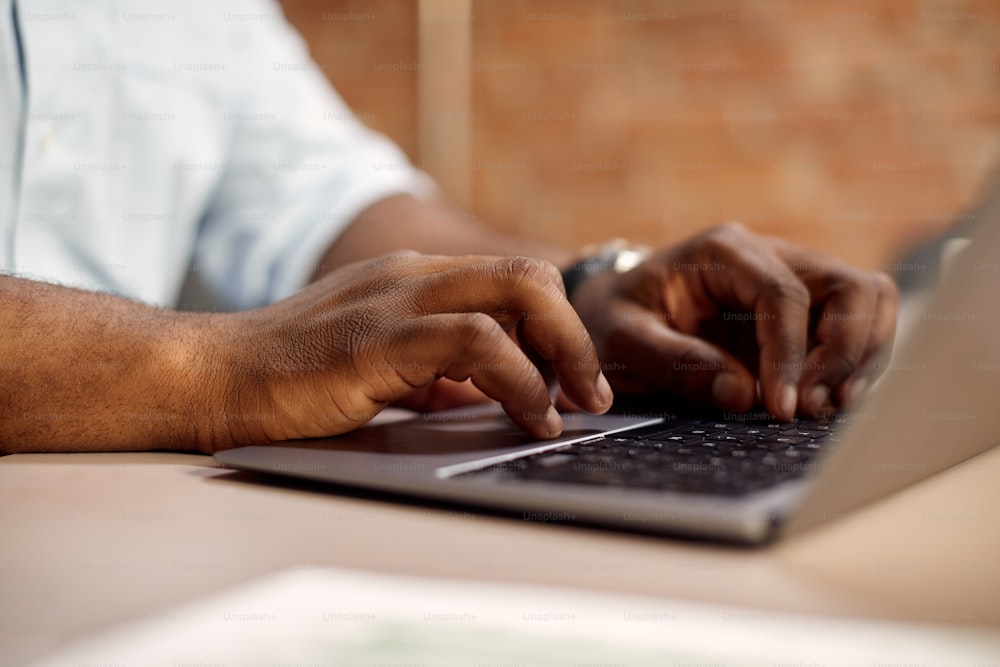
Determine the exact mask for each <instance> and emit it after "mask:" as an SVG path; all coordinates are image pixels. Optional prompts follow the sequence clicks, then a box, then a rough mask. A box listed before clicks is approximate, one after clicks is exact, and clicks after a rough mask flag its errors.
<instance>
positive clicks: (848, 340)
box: [799, 280, 877, 415]
mask: <svg viewBox="0 0 1000 667" xmlns="http://www.w3.org/2000/svg"><path fill="white" fill-rule="evenodd" d="M816 300H817V301H819V302H820V303H821V304H822V305H821V314H820V316H819V320H818V322H817V324H816V330H815V334H814V336H815V347H814V348H813V349H812V351H810V353H809V356H807V357H806V362H805V364H804V368H805V370H804V372H803V376H802V381H801V383H800V389H799V391H800V397H801V401H802V406H803V411H804V412H807V413H810V414H814V415H818V414H820V413H821V411H823V410H824V409H825V406H826V405H827V403H828V402H829V400H830V399H831V398H832V397H833V396H834V395H836V394H837V393H838V392H840V391H841V389H842V387H843V384H844V382H845V381H846V380H847V379H848V378H850V377H851V376H852V375H853V374H854V373H855V372H856V371H857V370H858V369H859V368H860V367H861V363H862V360H863V358H864V354H865V350H866V349H867V346H868V341H869V338H870V336H871V330H872V322H873V320H874V319H875V304H876V301H877V295H876V293H875V289H874V287H873V286H872V285H871V284H870V283H867V282H866V281H863V280H862V281H854V282H848V281H843V282H838V283H836V284H834V285H829V286H828V287H827V290H826V293H825V294H824V293H823V292H822V291H819V290H817V294H816Z"/></svg>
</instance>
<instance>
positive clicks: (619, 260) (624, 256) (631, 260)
mask: <svg viewBox="0 0 1000 667" xmlns="http://www.w3.org/2000/svg"><path fill="white" fill-rule="evenodd" d="M650 250H651V248H650V247H649V246H645V245H637V244H635V243H630V242H629V241H627V240H626V239H621V238H618V239H612V240H610V241H608V242H607V243H604V244H601V245H596V244H595V245H589V246H584V247H583V249H582V250H581V251H580V254H579V259H577V261H575V262H574V263H573V264H571V265H570V266H569V267H567V268H566V269H564V270H563V272H562V279H563V285H564V286H565V287H566V296H567V298H568V297H571V296H572V295H573V291H574V290H575V289H576V288H577V287H579V286H580V285H581V284H582V283H583V282H584V281H586V280H587V279H588V278H593V277H594V276H596V275H599V274H601V273H606V272H608V271H610V272H613V273H625V272H626V271H631V270H632V269H634V268H635V267H636V266H638V265H639V264H640V263H641V262H642V260H644V259H646V256H647V255H648V254H649V251H650Z"/></svg>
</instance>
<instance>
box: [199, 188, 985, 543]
mask: <svg viewBox="0 0 1000 667" xmlns="http://www.w3.org/2000/svg"><path fill="white" fill-rule="evenodd" d="M997 192H998V195H1000V191H997ZM998 195H994V196H992V197H991V199H990V200H988V201H987V204H986V205H985V206H984V207H983V208H982V209H980V212H981V220H980V222H981V224H980V225H979V229H978V230H977V231H976V233H975V234H974V235H973V239H972V242H971V243H970V244H969V246H968V247H967V248H966V249H965V250H964V251H962V253H961V254H959V255H958V256H956V257H954V258H952V260H951V262H950V263H949V268H948V271H947V272H946V275H945V276H944V277H943V280H942V282H941V285H940V286H939V287H938V288H937V289H936V290H935V292H934V294H933V295H931V296H930V297H929V298H927V299H925V300H923V301H922V302H920V303H919V304H918V305H916V306H914V311H913V316H912V317H911V319H912V320H913V322H912V326H910V327H908V328H909V329H910V331H909V332H908V334H907V335H906V336H905V337H903V340H902V341H900V342H899V343H898V344H897V346H896V351H895V352H894V354H893V357H892V359H891V361H889V362H887V363H886V364H885V366H886V368H885V373H884V375H883V376H882V378H881V379H880V380H879V382H877V383H876V385H875V387H874V388H873V389H872V391H871V392H870V393H869V395H868V396H867V397H866V398H865V399H864V400H863V401H862V405H860V406H859V407H858V408H857V409H856V410H854V411H852V412H849V413H845V414H841V415H838V416H836V417H834V418H832V419H829V420H796V421H795V422H792V423H781V422H777V421H775V420H773V419H772V418H771V416H770V415H768V414H766V413H765V412H761V411H751V412H749V413H735V414H734V413H705V412H698V411H692V410H691V409H690V406H686V405H685V406H681V405H680V404H678V403H676V402H672V401H666V400H665V401H664V402H661V403H659V404H656V405H654V406H653V407H650V405H649V403H648V402H647V403H646V404H645V405H644V406H643V407H642V408H641V409H636V408H635V407H631V408H625V409H624V410H616V411H615V414H607V415H600V416H594V415H587V414H566V415H564V419H565V430H564V432H563V435H562V436H561V437H560V438H558V439H556V440H551V441H533V440H531V439H530V437H529V436H527V435H525V434H524V433H523V432H521V431H520V430H519V429H517V428H516V427H515V426H514V425H513V424H512V423H511V422H510V421H509V420H508V419H507V418H506V416H505V415H503V413H502V411H501V410H500V409H499V407H498V406H496V405H492V404H490V405H479V406H473V407H469V408H461V409H457V410H452V411H447V412H440V413H428V414H412V413H402V412H395V413H394V414H391V415H390V416H387V418H384V419H383V420H382V423H376V424H373V425H369V426H366V427H362V428H360V429H358V430H356V431H353V432H351V433H348V434H344V435H341V436H337V437H332V438H324V439H317V440H307V441H292V442H282V443H274V444H273V445H271V446H260V447H247V448H242V449H232V450H228V451H224V452H220V453H218V454H216V455H215V459H216V460H217V461H218V462H219V463H221V464H223V465H225V466H227V467H230V468H236V469H239V470H247V471H255V472H262V473H269V474H271V475H281V476H284V477H293V478H299V479H304V480H313V481H319V482H328V483H331V484H332V485H335V486H331V487H330V488H331V490H335V489H336V488H337V487H341V488H342V487H344V486H347V487H360V488H363V489H367V490H374V491H376V492H385V493H386V494H391V497H394V498H398V497H400V496H408V497H413V498H424V499H429V500H433V501H444V502H446V503H449V504H452V503H458V504H460V505H462V506H467V507H470V508H472V507H480V508H484V509H489V510H491V511H499V512H501V513H508V514H511V515H513V516H514V517H516V518H518V519H522V520H531V521H539V522H558V523H580V524H586V525H599V526H604V527H610V528H616V529H624V530H628V531H640V532H645V533H656V534H661V535H669V536H682V537H690V538H697V539H708V540H713V541H724V542H731V543H743V544H748V545H759V544H764V543H767V542H769V541H772V540H775V539H778V538H781V537H784V536H788V535H793V534H796V533H798V532H800V531H803V530H806V529H809V528H810V527H813V526H816V525H818V524H822V523H824V522H827V521H830V520H833V519H836V518H838V517H842V516H844V515H846V514H848V513H850V512H852V511H854V510H856V509H858V508H861V507H863V506H864V505H867V504H869V503H871V502H873V501H875V500H877V499H879V498H882V497H884V496H886V495H889V494H891V493H893V492H895V491H897V490H900V489H902V488H904V487H907V486H909V485H911V484H914V483H916V482H918V481H920V480H922V479H924V478H927V477H929V476H931V475H934V474H936V473H938V472H940V471H942V470H944V469H946V468H949V467H951V466H953V465H955V464H957V463H959V462H962V461H965V460H966V459H969V458H971V457H974V456H976V455H978V454H980V453H982V452H985V451H986V450H989V449H991V448H992V447H994V446H995V445H996V444H997V443H998V442H1000V409H998V408H997V402H998V400H1000V196H998Z"/></svg>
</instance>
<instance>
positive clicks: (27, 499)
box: [0, 449, 1000, 665]
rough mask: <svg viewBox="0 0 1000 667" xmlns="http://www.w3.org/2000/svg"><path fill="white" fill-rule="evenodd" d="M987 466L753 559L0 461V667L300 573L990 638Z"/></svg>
mask: <svg viewBox="0 0 1000 667" xmlns="http://www.w3.org/2000/svg"><path fill="white" fill-rule="evenodd" d="M997 480H1000V449H994V450H992V451H990V452H988V453H986V454H984V455H982V456H980V457H978V458H976V459H973V460H971V461H967V462H965V463H963V464H961V465H959V466H957V467H956V468H953V469H951V470H949V471H946V472H945V473H943V474H941V475H938V476H937V477H935V478H932V479H930V480H927V481H925V482H923V483H922V484H919V485H917V486H914V487H911V488H909V489H907V490H905V491H903V492H901V493H899V494H897V495H895V496H893V497H890V498H888V499H886V500H884V501H882V502H881V503H879V504H877V505H873V506H871V507H869V508H866V509H865V510H863V511H861V512H860V513H858V514H856V515H855V516H853V517H850V518H847V519H844V520H841V521H840V522H838V523H834V524H830V525H828V526H825V527H823V528H820V529H817V530H814V531H812V532H810V533H808V534H804V535H802V536H799V537H797V538H793V539H791V540H788V541H786V542H782V543H779V544H776V545H774V546H771V547H768V548H765V549H761V550H746V549H742V548H733V547H721V546H715V545H706V544H698V543H690V542H680V541H672V540H667V539H662V538H653V537H644V536H637V535H630V534H621V533H614V532H605V531H600V530H596V529H586V528H574V527H569V526H561V525H553V524H548V525H541V524H537V523H530V522H525V521H522V520H519V519H518V518H513V519H511V518H500V517H494V516H486V515H480V514H474V513H466V512H463V511H460V510H453V509H440V508H433V507H427V506H421V505H404V504H395V503H389V502H384V501H381V500H377V499H372V498H366V497H360V496H359V497H352V496H345V495H331V494H327V493H322V492H318V491H317V490H315V487H299V486H294V485H284V486H279V485H267V484H262V483H260V481H261V478H259V477H255V476H251V475H248V474H246V473H239V472H235V471H229V470H224V469H220V468H217V467H214V466H213V464H212V460H211V459H210V458H208V457H204V456H196V455H184V454H169V453H146V454H33V455H14V456H7V457H3V458H0V530H2V534H3V538H2V542H0V665H8V664H16V663H19V662H23V661H26V660H31V659H34V658H37V657H40V656H42V655H45V654H47V653H49V652H51V651H53V650H54V649H56V648H58V647H60V646H62V645H63V644H65V643H66V642H67V641H69V640H72V639H76V638H79V637H82V636H86V635H88V634H90V633H93V632H95V631H98V630H102V629H105V628H108V627H110V626H114V625H116V624H118V623H120V622H122V621H125V620H127V619H130V618H133V617H135V616H136V615H139V614H151V613H155V612H157V611H158V610H163V609H165V608H167V607H169V606H171V605H175V604H178V603H182V602H186V601H190V600H193V599H196V598H198V597H201V596H204V595H207V594H209V593H212V592H216V591H219V590H221V589H223V588H227V587H230V586H233V585H236V584H239V583H242V582H245V581H248V580H251V579H253V578H256V577H259V576H261V575H264V574H267V573H270V572H273V571H275V570H278V569H281V568H285V567H288V566H292V565H298V564H303V563H308V564H321V565H322V564H328V565H337V566H342V567H351V568H360V569H367V570H375V571H382V572H396V573H404V574H414V575H427V576H437V577H462V578H473V579H484V580H500V581H518V582H527V583H546V584H552V585H556V586H567V587H578V588H588V589H595V590H607V591H618V592H628V593H637V594H646V595H654V596H664V597H671V598H676V599H681V600H694V601H706V602H718V603H725V604H734V605H740V606H748V607H756V608H760V609H768V610H775V611H778V610H781V611H793V612H807V613H822V614H831V615H841V616H852V617H871V618H889V619H909V620H920V621H931V622H944V623H953V624H961V625H970V626H981V627H987V628H991V629H994V630H1000V576H998V573H1000V484H998V483H997Z"/></svg>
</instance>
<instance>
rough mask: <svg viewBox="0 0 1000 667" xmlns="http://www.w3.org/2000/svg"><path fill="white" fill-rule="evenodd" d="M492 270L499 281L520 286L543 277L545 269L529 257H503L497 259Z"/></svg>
mask: <svg viewBox="0 0 1000 667" xmlns="http://www.w3.org/2000/svg"><path fill="white" fill-rule="evenodd" d="M494 270H495V272H496V274H497V276H498V277H499V278H500V279H501V280H508V281H512V282H514V283H516V284H520V283H522V282H525V281H531V282H536V281H539V280H541V279H542V278H543V276H545V274H546V269H545V268H543V267H542V262H540V261H539V260H537V259H533V258H531V257H523V256H516V257H504V258H502V259H498V260H497V262H496V265H495V267H494Z"/></svg>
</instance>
